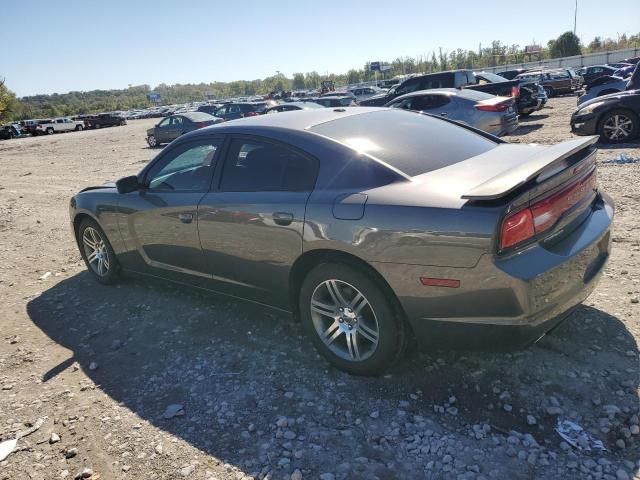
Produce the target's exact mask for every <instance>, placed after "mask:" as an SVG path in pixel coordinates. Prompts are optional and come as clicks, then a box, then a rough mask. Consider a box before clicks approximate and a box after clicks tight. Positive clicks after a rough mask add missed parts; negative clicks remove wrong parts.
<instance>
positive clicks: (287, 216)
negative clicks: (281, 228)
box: [273, 212, 293, 225]
mask: <svg viewBox="0 0 640 480" xmlns="http://www.w3.org/2000/svg"><path fill="white" fill-rule="evenodd" d="M273 221H274V222H276V224H277V225H291V222H293V213H287V212H276V213H274V214H273Z"/></svg>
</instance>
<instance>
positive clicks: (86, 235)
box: [78, 218, 120, 285]
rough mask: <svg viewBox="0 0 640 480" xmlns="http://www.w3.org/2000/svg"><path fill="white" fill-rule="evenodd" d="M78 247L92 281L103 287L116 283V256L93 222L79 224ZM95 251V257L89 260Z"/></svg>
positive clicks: (117, 273) (100, 229) (117, 272)
mask: <svg viewBox="0 0 640 480" xmlns="http://www.w3.org/2000/svg"><path fill="white" fill-rule="evenodd" d="M92 244H93V245H92ZM94 245H95V246H94ZM96 246H97V248H96ZM78 247H79V248H80V254H81V255H82V259H83V260H84V263H85V265H86V266H87V270H88V271H89V273H90V274H91V275H92V276H93V278H94V279H96V280H97V281H98V282H100V283H102V284H104V285H111V284H113V283H115V282H116V280H117V279H118V276H119V270H120V267H119V265H118V260H117V259H116V254H115V253H114V251H113V248H112V247H111V244H110V243H109V239H108V238H107V236H106V235H105V233H104V232H103V231H102V228H100V225H98V223H97V222H96V221H95V220H93V219H90V218H86V219H84V220H82V222H81V223H80V227H79V228H78ZM96 251H97V256H93V258H92V259H91V260H90V259H89V258H90V257H91V256H92V254H93V253H95V252H96Z"/></svg>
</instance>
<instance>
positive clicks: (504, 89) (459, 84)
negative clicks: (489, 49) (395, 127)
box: [360, 70, 520, 107]
mask: <svg viewBox="0 0 640 480" xmlns="http://www.w3.org/2000/svg"><path fill="white" fill-rule="evenodd" d="M482 74H483V75H484V80H481V79H480V78H478V77H477V76H476V74H474V72H473V71H471V70H451V71H447V72H438V73H429V74H425V75H414V76H412V77H409V78H407V79H406V80H404V81H403V82H402V83H400V84H399V85H398V86H396V87H392V88H390V89H389V90H388V91H387V92H385V93H382V94H379V95H373V96H372V97H370V98H368V99H366V100H363V101H362V102H360V105H362V106H367V107H379V106H382V105H385V104H387V103H389V102H390V101H391V100H393V99H394V98H396V97H399V96H400V95H406V94H407V93H412V92H417V91H419V90H430V89H434V88H470V89H473V90H478V91H481V92H486V93H490V94H492V95H499V96H503V97H511V96H518V94H519V83H520V82H518V81H513V80H506V79H504V78H502V77H499V76H498V75H495V74H491V75H495V77H498V80H495V79H494V80H488V78H489V76H490V75H489V74H488V73H487V72H482Z"/></svg>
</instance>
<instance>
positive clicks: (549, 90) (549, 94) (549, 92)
mask: <svg viewBox="0 0 640 480" xmlns="http://www.w3.org/2000/svg"><path fill="white" fill-rule="evenodd" d="M544 91H545V93H546V94H547V97H548V98H551V97H553V96H554V95H555V92H554V91H553V88H551V87H544Z"/></svg>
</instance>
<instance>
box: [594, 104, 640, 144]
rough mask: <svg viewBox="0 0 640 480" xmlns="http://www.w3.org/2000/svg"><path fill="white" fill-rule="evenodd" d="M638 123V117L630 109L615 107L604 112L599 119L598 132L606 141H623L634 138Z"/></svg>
mask: <svg viewBox="0 0 640 480" xmlns="http://www.w3.org/2000/svg"><path fill="white" fill-rule="evenodd" d="M639 128H640V124H639V121H638V117H637V115H636V114H635V113H633V112H632V111H630V110H625V109H616V110H611V111H610V112H607V113H605V114H604V115H603V116H602V119H601V120H600V124H599V126H598V133H599V134H600V140H602V141H603V142H606V143H623V142H628V141H629V140H631V139H633V138H636V137H637V136H638V131H639Z"/></svg>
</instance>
